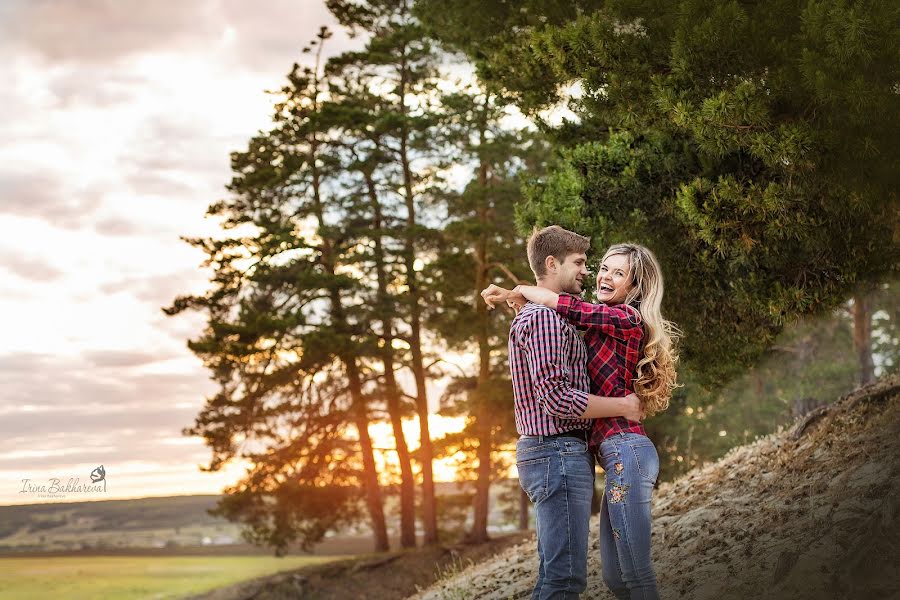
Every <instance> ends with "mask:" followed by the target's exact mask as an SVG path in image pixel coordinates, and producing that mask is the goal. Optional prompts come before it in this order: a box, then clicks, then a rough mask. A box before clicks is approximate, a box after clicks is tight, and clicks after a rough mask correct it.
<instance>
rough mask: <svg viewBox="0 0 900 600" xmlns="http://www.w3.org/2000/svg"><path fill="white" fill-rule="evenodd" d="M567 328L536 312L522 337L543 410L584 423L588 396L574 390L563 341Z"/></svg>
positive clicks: (552, 318)
mask: <svg viewBox="0 0 900 600" xmlns="http://www.w3.org/2000/svg"><path fill="white" fill-rule="evenodd" d="M562 327H564V325H563V324H562V323H560V321H559V319H558V318H557V317H556V315H554V314H553V313H552V312H550V311H548V310H541V311H537V312H535V314H534V315H533V318H532V319H531V320H530V322H529V324H528V327H527V328H526V330H525V331H523V333H524V334H525V335H523V336H522V337H520V339H519V342H520V343H522V349H523V351H524V352H525V353H526V356H527V358H528V370H529V374H530V375H531V381H532V384H533V386H534V393H535V396H536V399H537V401H538V404H539V406H540V407H541V410H543V411H544V412H546V413H547V414H548V415H551V416H554V417H557V418H560V419H581V418H583V417H582V415H583V414H584V412H585V410H587V405H588V395H587V392H584V391H581V390H578V389H575V388H573V387H572V383H571V381H572V377H571V375H572V372H571V371H572V367H571V365H569V364H567V362H566V358H567V356H568V353H567V352H566V351H565V348H564V347H563V346H564V343H565V342H564V341H563V335H564V333H563V331H562Z"/></svg>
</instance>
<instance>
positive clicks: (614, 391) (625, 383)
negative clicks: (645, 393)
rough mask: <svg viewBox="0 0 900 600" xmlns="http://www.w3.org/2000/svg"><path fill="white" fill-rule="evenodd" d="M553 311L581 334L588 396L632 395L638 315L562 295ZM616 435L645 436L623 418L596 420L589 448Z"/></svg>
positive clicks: (638, 354) (627, 308) (639, 335)
mask: <svg viewBox="0 0 900 600" xmlns="http://www.w3.org/2000/svg"><path fill="white" fill-rule="evenodd" d="M556 310H557V312H559V314H561V315H563V316H564V317H565V318H566V320H568V321H569V322H570V323H573V324H574V325H575V326H576V327H578V328H579V329H583V330H584V332H585V333H584V341H585V343H586V344H587V347H588V356H589V357H590V358H589V359H588V366H587V370H588V375H589V376H590V379H591V393H592V394H596V395H597V396H608V397H623V396H627V395H628V394H630V393H632V392H634V383H633V381H632V379H633V378H634V374H635V370H636V369H637V364H638V361H639V360H640V358H641V342H642V341H643V339H644V328H643V326H642V325H641V315H640V313H638V311H637V310H636V309H634V308H632V307H630V306H628V305H627V304H618V305H614V306H607V305H606V304H591V303H590V302H584V301H583V300H579V299H578V298H575V297H574V296H568V295H565V294H560V296H559V302H558V303H557V305H556ZM620 432H621V433H640V434H641V435H647V432H646V431H645V430H644V426H643V425H641V424H640V423H635V422H634V421H629V420H628V419H626V418H625V417H609V418H606V419H597V420H596V421H595V422H594V427H593V429H592V430H591V448H594V449H596V448H597V447H599V446H600V443H601V442H602V441H603V440H605V439H606V438H608V437H609V436H611V435H612V434H614V433H620Z"/></svg>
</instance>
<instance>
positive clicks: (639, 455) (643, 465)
mask: <svg viewBox="0 0 900 600" xmlns="http://www.w3.org/2000/svg"><path fill="white" fill-rule="evenodd" d="M631 451H632V452H633V453H634V462H635V463H637V469H638V473H640V475H641V477H643V478H644V479H646V480H648V481H652V482H653V483H656V478H657V477H659V454H657V452H656V447H655V446H654V445H653V444H640V445H637V446H631Z"/></svg>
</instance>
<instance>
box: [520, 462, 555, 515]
mask: <svg viewBox="0 0 900 600" xmlns="http://www.w3.org/2000/svg"><path fill="white" fill-rule="evenodd" d="M516 468H517V469H518V470H519V485H521V486H522V489H523V490H525V493H526V494H527V495H528V499H529V500H531V502H532V503H533V504H537V503H538V502H540V501H541V500H543V499H544V498H546V497H547V493H548V491H549V487H550V457H547V458H532V459H530V460H522V461H518V462H517V463H516Z"/></svg>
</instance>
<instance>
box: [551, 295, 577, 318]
mask: <svg viewBox="0 0 900 600" xmlns="http://www.w3.org/2000/svg"><path fill="white" fill-rule="evenodd" d="M574 303H575V298H574V297H572V296H569V295H568V294H560V295H559V298H558V299H557V300H556V312H558V313H559V314H561V315H562V316H564V317H566V316H568V315H569V311H571V310H572V304H574Z"/></svg>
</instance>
